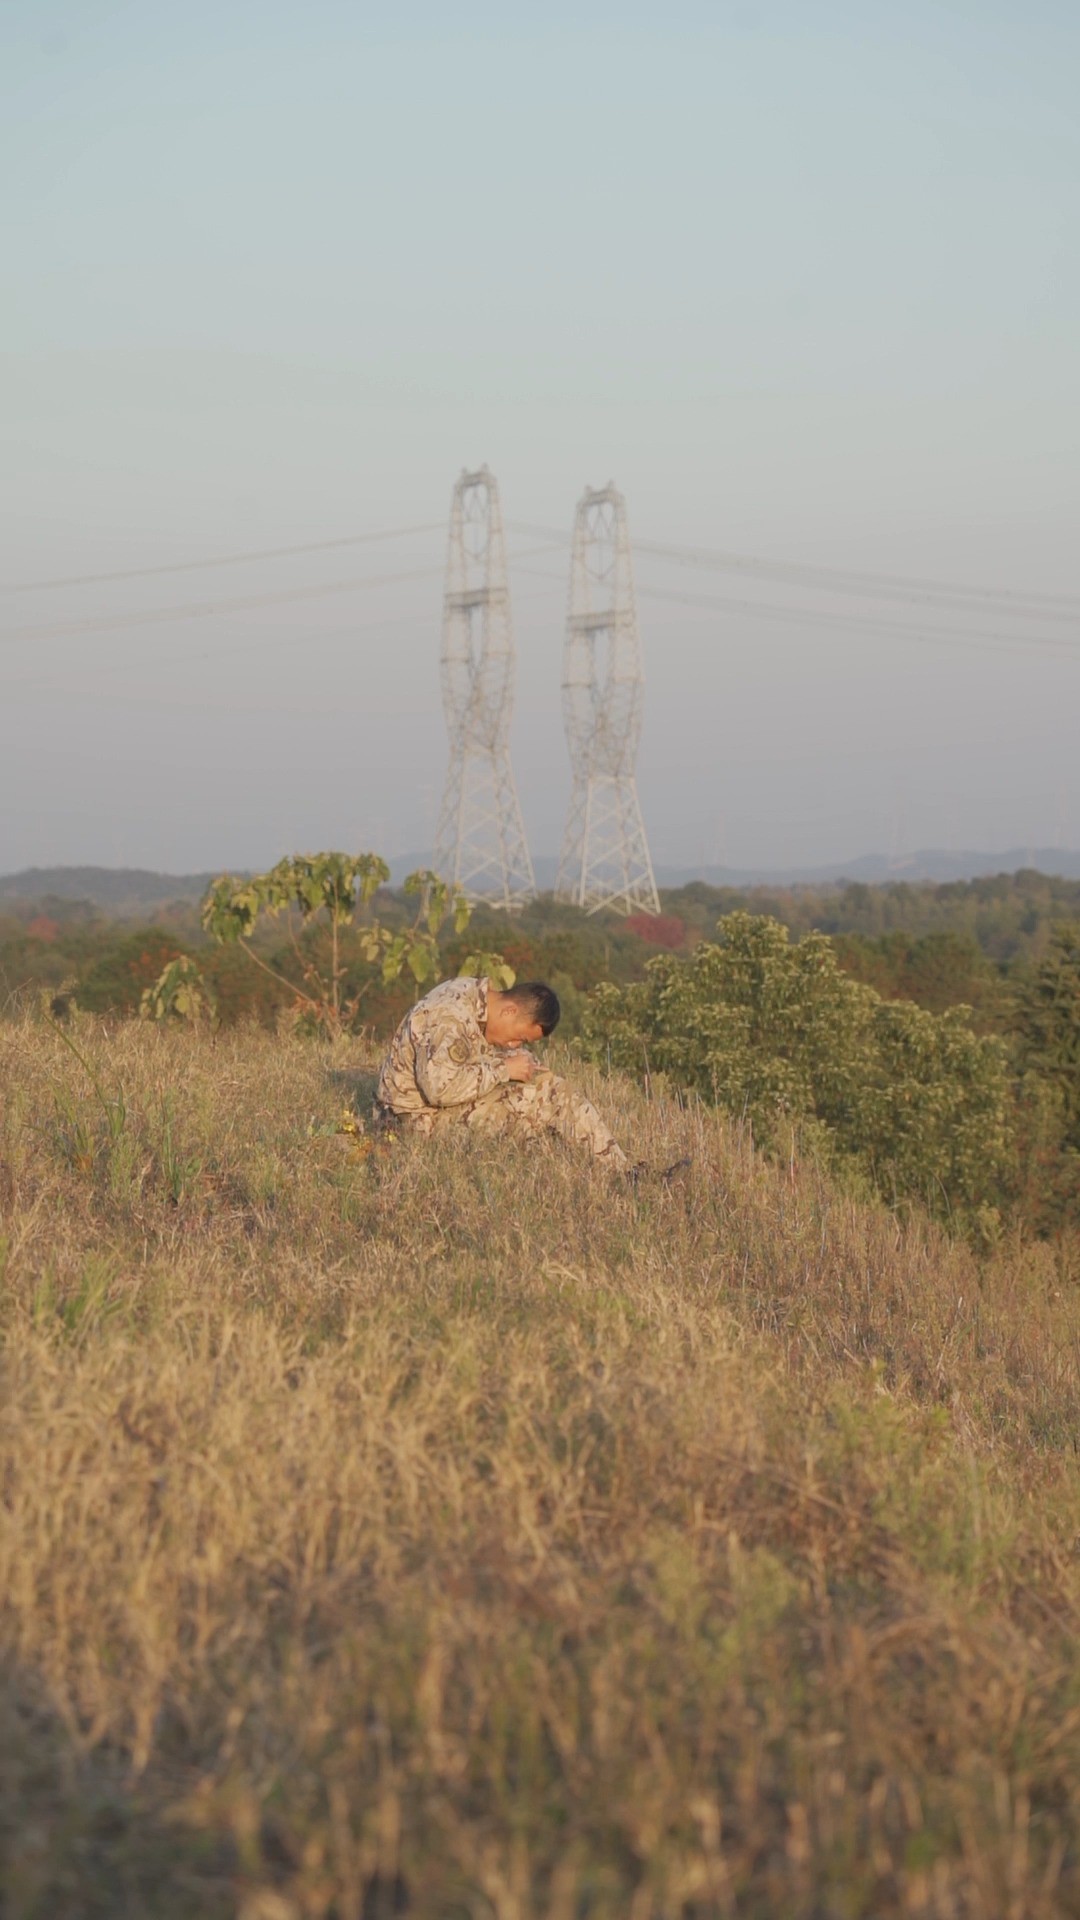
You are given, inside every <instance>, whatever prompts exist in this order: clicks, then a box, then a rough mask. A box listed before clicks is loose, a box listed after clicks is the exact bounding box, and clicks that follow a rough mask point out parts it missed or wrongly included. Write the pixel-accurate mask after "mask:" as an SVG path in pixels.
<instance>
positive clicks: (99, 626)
mask: <svg viewBox="0 0 1080 1920" xmlns="http://www.w3.org/2000/svg"><path fill="white" fill-rule="evenodd" d="M441 572H442V566H441V565H439V566H433V567H409V568H407V569H406V570H405V571H403V572H400V573H372V574H362V575H360V576H359V577H356V576H353V578H351V579H349V580H331V581H328V582H325V583H324V584H323V585H322V586H319V587H286V588H283V589H279V591H278V592H276V593H253V594H245V595H244V596H243V597H242V598H239V599H234V600H192V601H188V602H186V603H185V604H182V605H180V606H174V607H142V608H140V609H139V610H138V611H137V612H134V613H114V614H106V615H100V614H99V615H97V616H95V618H93V619H91V620H56V621H54V622H53V623H52V624H51V625H49V626H36V627H12V628H11V629H10V630H9V631H8V632H7V633H4V634H0V639H2V640H59V639H63V638H66V637H68V636H70V635H73V634H83V633H111V632H113V631H114V630H115V629H116V628H119V627H144V626H151V625H160V624H162V623H170V622H173V621H177V620H204V619H205V618H206V617H207V615H208V614H212V613H250V612H252V611H254V610H255V609H257V608H260V607H276V606H290V605H294V604H295V603H296V602H298V601H301V600H325V599H327V598H329V597H330V596H331V595H332V594H336V593H351V592H353V591H354V590H355V589H356V588H363V587H387V586H392V585H395V584H397V583H398V582H399V581H402V580H420V579H423V578H424V576H425V575H428V574H433V573H441Z"/></svg>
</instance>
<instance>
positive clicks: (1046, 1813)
mask: <svg viewBox="0 0 1080 1920" xmlns="http://www.w3.org/2000/svg"><path fill="white" fill-rule="evenodd" d="M70 1031H71V1035H72V1037H73V1040H74V1044H75V1046H76V1047H77V1048H78V1049H79V1052H80V1054H81V1055H82V1056H83V1057H82V1059H79V1058H77V1057H76V1056H75V1055H74V1054H73V1053H72V1052H71V1050H70V1048H69V1047H68V1045H67V1044H66V1043H65V1040H64V1038H63V1037H62V1036H61V1035H60V1034H59V1033H58V1032H57V1031H55V1030H53V1029H52V1028H50V1027H48V1026H42V1025H40V1024H35V1023H34V1022H32V1021H30V1020H26V1021H21V1022H19V1023H13V1024H10V1025H7V1026H4V1025H0V1116H2V1118H0V1128H2V1131H0V1271H2V1273H3V1282H2V1289H3V1290H2V1295H0V1298H2V1310H3V1320H2V1357H0V1364H2V1374H0V1423H2V1424H0V1595H2V1599H0V1661H2V1669H0V1672H2V1681H0V1794H2V1807H3V1812H2V1815H0V1822H2V1827H0V1846H2V1877H0V1911H2V1912H3V1915H4V1920H37V1917H38V1916H49V1920H68V1917H70V1920H74V1917H75V1916H80V1920H81V1916H84V1915H101V1916H105V1915H120V1914H125V1915H126V1914H132V1915H143V1914H146V1915H155V1916H156V1915H160V1916H162V1920H180V1916H184V1917H185V1920H187V1916H195V1915H199V1916H211V1920H213V1916H222V1917H224V1916H227V1915H234V1914H235V1915H238V1916H242V1920H290V1917H295V1920H301V1917H304V1916H312V1917H313V1920H314V1917H316V1916H321V1917H322V1920H377V1917H378V1916H380V1915H389V1914H392V1913H406V1914H410V1915H417V1916H440V1917H441V1916H462V1920H464V1916H474V1915H475V1916H483V1917H485V1920H533V1917H534V1916H535V1920H541V1917H544V1920H625V1917H626V1916H629V1920H675V1917H676V1916H682V1920H707V1917H709V1916H713V1915H717V1916H724V1915H735V1916H752V1917H753V1920H775V1916H779V1915H783V1916H785V1920H787V1916H791V1917H792V1920H796V1917H797V1916H806V1920H810V1917H811V1916H814V1917H815V1920H816V1917H817V1916H829V1920H832V1916H836V1920H840V1917H841V1916H845V1917H848V1916H859V1915H865V1916H871V1915H872V1916H874V1917H875V1920H888V1917H889V1916H900V1915H919V1916H934V1920H953V1917H954V1916H956V1917H957V1920H961V1917H970V1920H975V1917H976V1916H983V1915H988V1916H996V1915H1001V1916H1010V1920H1028V1916H1031V1920H1036V1917H1038V1920H1043V1917H1045V1920H1050V1916H1067V1915H1072V1914H1075V1913H1076V1912H1077V1911H1078V1910H1080V1831H1078V1822H1080V1655H1078V1652H1077V1629H1078V1626H1080V1559H1078V1557H1077V1545H1078V1542H1080V1486H1078V1484H1077V1474H1076V1434H1077V1430H1078V1415H1080V1297H1078V1294H1077V1281H1078V1279H1080V1273H1078V1272H1077V1271H1075V1270H1074V1269H1070V1267H1069V1265H1068V1259H1069V1256H1068V1253H1067V1250H1066V1248H1065V1246H1064V1244H1061V1245H1059V1246H1058V1247H1057V1249H1056V1250H1053V1251H1052V1250H1051V1249H1050V1248H1049V1247H1046V1246H1042V1247H1035V1248H1025V1247H1023V1246H1021V1245H1016V1246H1013V1247H1011V1248H1009V1249H1006V1248H1000V1249H999V1250H998V1251H997V1252H996V1253H995V1255H994V1256H993V1258H992V1259H990V1260H989V1261H988V1262H985V1263H983V1264H980V1263H979V1262H977V1260H976V1258H975V1256H974V1255H973V1254H972V1253H971V1252H970V1251H968V1250H966V1249H965V1248H963V1247H960V1246H957V1245H951V1244H949V1243H948V1242H946V1241H945V1240H944V1239H943V1238H941V1237H940V1236H939V1235H938V1234H937V1233H936V1231H935V1230H933V1229H932V1228H930V1227H929V1226H925V1225H922V1224H920V1223H919V1222H918V1221H915V1222H914V1223H913V1224H909V1225H908V1226H907V1227H906V1228H904V1229H903V1230H902V1229H900V1228H899V1227H898V1226H897V1224H896V1223H895V1221H894V1220H893V1219H892V1218H891V1217H890V1215H889V1214H888V1213H886V1212H885V1211H884V1210H881V1209H872V1208H867V1207H862V1206H859V1205H857V1204H855V1203H854V1202H852V1201H848V1200H844V1199H841V1198H840V1197H838V1196H837V1195H836V1193H835V1192H833V1191H832V1190H831V1189H830V1188H829V1186H828V1185H827V1184H826V1183H825V1182H824V1180H823V1179H822V1178H820V1177H819V1176H818V1175H817V1174H815V1172H814V1171H813V1169H801V1168H799V1167H798V1166H792V1165H789V1166H787V1167H784V1168H780V1169H774V1168H769V1167H767V1166H766V1165H765V1164H764V1163H763V1162H762V1161H761V1160H760V1159H759V1158H758V1157H757V1156H756V1155H755V1154H754V1153H753V1152H752V1150H751V1148H750V1146H749V1143H748V1141H747V1140H746V1139H745V1138H743V1137H741V1136H740V1134H739V1132H738V1130H732V1129H731V1128H730V1127H729V1125H728V1123H727V1122H725V1121H724V1120H722V1119H721V1118H719V1117H718V1116H717V1115H716V1114H715V1113H712V1112H708V1111H706V1110H704V1109H702V1108H700V1107H697V1106H685V1107H684V1106H680V1105H677V1104H674V1103H667V1102H662V1101H661V1102H656V1103H653V1104H647V1103H646V1102H644V1101H643V1100H642V1099H641V1098H639V1096H638V1095H637V1094H636V1093H635V1092H634V1090H633V1088H632V1087H631V1086H630V1085H629V1083H627V1082H624V1081H618V1080H615V1081H606V1082H605V1081H601V1080H599V1079H595V1078H594V1079H593V1083H592V1084H593V1087H594V1090H595V1091H596V1093H597V1097H598V1098H599V1099H600V1100H601V1102H602V1103H603V1105H604V1106H605V1108H606V1110H608V1111H609V1112H610V1113H612V1114H613V1115H614V1117H615V1119H616V1121H617V1123H618V1125H619V1127H620V1130H621V1132H622V1133H623V1134H624V1136H625V1137H626V1138H627V1139H632V1140H633V1142H634V1143H635V1145H636V1146H637V1147H639V1148H640V1150H641V1151H644V1152H647V1153H649V1154H650V1155H651V1156H652V1157H654V1158H655V1159H657V1160H661V1159H669V1158H672V1157H673V1156H674V1155H675V1154H676V1153H678V1152H680V1151H689V1152H691V1153H692V1154H693V1157H694V1161H693V1168H692V1171H691V1174H690V1176H689V1178H688V1180H687V1183H686V1184H685V1185H684V1186H683V1187H682V1188H680V1189H679V1190H678V1191H676V1190H674V1189H671V1190H669V1189H666V1188H664V1187H660V1186H657V1187H653V1188H645V1189H643V1190H641V1191H639V1192H637V1193H634V1192H631V1191H629V1190H624V1189H621V1188H613V1187H610V1186H608V1185H607V1184H605V1183H603V1182H602V1181H600V1180H599V1179H598V1178H597V1177H596V1176H595V1175H594V1174H593V1173H592V1171H591V1170H590V1169H589V1167H587V1166H585V1165H583V1164H581V1163H580V1162H578V1161H577V1160H575V1159H573V1158H572V1157H570V1156H569V1155H568V1154H566V1153H564V1152H563V1151H562V1150H560V1149H558V1148H557V1147H555V1146H552V1148H551V1149H550V1150H545V1149H540V1150H535V1151H533V1152H530V1153H520V1154H518V1153H513V1152H509V1151H507V1150H506V1149H505V1148H497V1147H494V1146H488V1147H486V1148H484V1147H482V1146H475V1147H472V1148H470V1149H468V1150H459V1149H457V1148H456V1147H455V1146H454V1144H453V1143H451V1142H438V1143H432V1144H428V1145H423V1146H415V1145H413V1144H412V1143H407V1142H406V1143H400V1144H399V1145H398V1146H397V1147H395V1148H393V1149H392V1150H390V1151H389V1152H388V1153H386V1154H385V1155H380V1154H377V1153H370V1154H365V1152H364V1146H365V1144H366V1143H364V1142H363V1141H360V1142H358V1141H357V1140H356V1139H355V1138H354V1137H351V1136H349V1135H340V1136H338V1135H336V1134H335V1132H334V1127H335V1123H336V1122H337V1120H338V1118H339V1115H340V1112H341V1109H342V1106H343V1104H344V1103H345V1102H346V1101H347V1100H351V1099H352V1098H353V1097H354V1095H358V1096H359V1097H360V1098H361V1100H362V1099H363V1098H364V1096H365V1093H366V1091H367V1090H368V1089H369V1087H370V1079H369V1078H365V1075H364V1069H365V1068H369V1067H370V1065H371V1062H370V1059H365V1058H364V1055H363V1052H362V1048H361V1046H360V1043H356V1042H348V1043H344V1044H343V1045H341V1046H339V1047H338V1048H337V1049H336V1050H334V1051H329V1050H327V1049H325V1048H322V1047H318V1046H316V1045H314V1044H303V1043H301V1042H299V1041H296V1040H292V1041H288V1042H286V1041H283V1040H281V1039H277V1038H275V1037H273V1036H271V1035H269V1034H267V1033H263V1032H257V1031H243V1030H239V1031H230V1032H227V1033H223V1034H221V1035H219V1036H217V1037H216V1038H212V1037H210V1036H208V1035H206V1034H201V1035H200V1034H194V1035H193V1034H189V1033H186V1032H182V1031H176V1032H172V1031H166V1030H160V1029H157V1028H153V1027H147V1026H139V1025H136V1024H133V1023H128V1024H125V1025H122V1026H120V1027H118V1028H116V1029H115V1030H109V1031H107V1030H104V1029H102V1028H101V1026H100V1025H99V1024H96V1023H93V1022H92V1021H90V1020H89V1018H87V1017H85V1016H84V1017H82V1018H80V1019H79V1020H78V1021H77V1022H76V1024H75V1025H74V1027H73V1028H72V1029H71V1030H70Z"/></svg>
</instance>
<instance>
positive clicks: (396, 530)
mask: <svg viewBox="0 0 1080 1920" xmlns="http://www.w3.org/2000/svg"><path fill="white" fill-rule="evenodd" d="M441 528H442V522H441V521H438V520H425V521H422V522H420V524H419V525H417V526H412V527H388V528H386V529H385V531H383V532H382V533H348V534H344V535H343V536H342V537H341V538H340V539H338V540H309V541H307V542H305V543H304V544H303V545H302V546H293V547H260V548H257V549H254V550H253V551H251V552H249V553H225V554H219V555H218V556H217V557H216V558H215V559H211V560H176V561H170V562H168V563H166V564H164V565H161V566H155V567H123V568H119V569H117V570H116V571H114V572H112V573H72V574H68V575H66V576H65V577H64V578H61V579H57V580H16V581H13V582H11V583H10V584H9V585H7V586H3V585H2V584H0V592H3V593H40V592H44V591H46V590H47V589H51V588H53V587H90V586H96V585H97V584H98V583H99V582H104V581H107V580H145V579H148V578H149V577H150V576H151V575H152V574H163V573H200V572H202V571H203V570H204V569H206V568H210V567H240V566H244V565H246V564H247V563H248V562H250V561H252V560H288V559H292V558H293V557H294V556H295V555H297V554H303V553H329V552H330V550H331V549H332V548H335V547H360V546H365V545H368V544H370V543H372V542H377V541H379V540H404V539H405V538H407V536H408V535H409V534H414V533H438V532H440V531H441Z"/></svg>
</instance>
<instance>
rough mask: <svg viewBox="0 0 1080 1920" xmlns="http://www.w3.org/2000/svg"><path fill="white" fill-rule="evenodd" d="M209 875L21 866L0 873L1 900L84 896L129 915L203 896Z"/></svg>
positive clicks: (118, 913)
mask: <svg viewBox="0 0 1080 1920" xmlns="http://www.w3.org/2000/svg"><path fill="white" fill-rule="evenodd" d="M216 878H217V875H216V874H213V873H151V872H149V871H148V870H147V869H145V868H142V867H24V868H23V871H22V872H21V873H8V874H3V875H0V901H4V900H85V901H88V902H89V903H90V905H91V906H95V907H100V908H102V909H103V910H104V911H105V912H107V913H113V914H115V915H116V916H117V918H118V919H125V920H126V919H133V918H135V917H136V916H137V915H138V914H140V913H145V912H147V911H148V910H149V909H150V908H152V907H165V906H170V905H172V904H173V902H175V901H181V902H184V903H186V904H193V903H195V902H197V901H199V900H201V899H202V896H203V894H204V893H205V892H206V889H207V887H208V886H209V885H210V882H211V881H212V880H214V879H216Z"/></svg>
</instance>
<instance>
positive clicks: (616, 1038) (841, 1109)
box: [583, 913, 1011, 1231]
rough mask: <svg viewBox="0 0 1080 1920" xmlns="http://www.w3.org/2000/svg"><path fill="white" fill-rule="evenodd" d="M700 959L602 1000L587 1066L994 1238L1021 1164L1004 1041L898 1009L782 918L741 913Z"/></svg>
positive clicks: (610, 989) (591, 1026) (666, 957)
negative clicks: (718, 1112)
mask: <svg viewBox="0 0 1080 1920" xmlns="http://www.w3.org/2000/svg"><path fill="white" fill-rule="evenodd" d="M719 933H720V939H719V941H718V942H702V943H701V944H700V945H699V946H698V947H696V948H695V949H694V951H693V953H692V954H691V956H690V958H689V959H688V960H683V959H680V958H678V957H677V956H676V955H674V954H670V953H663V954H658V955H657V956H656V958H655V959H653V960H650V962H649V963H648V966H647V968H646V977H645V979H644V981H642V982H640V983H635V984H631V985H630V986H627V987H622V988H620V987H616V986H612V985H608V986H602V987H600V988H599V989H598V990H597V992H596V993H595V994H594V996H593V997H592V1000H591V1002H590V1004H589V1006H588V1008H587V1010H586V1014H585V1018H584V1022H583V1032H584V1045H585V1048H586V1051H587V1052H588V1053H589V1054H590V1056H591V1057H592V1058H593V1059H595V1060H598V1061H601V1062H608V1063H609V1064H610V1065H611V1066H614V1067H618V1068H621V1069H624V1070H628V1071H630V1072H635V1073H637V1074H639V1075H640V1074H641V1072H642V1071H643V1070H648V1071H653V1070H655V1071H659V1072H662V1073H663V1074H665V1075H667V1076H668V1077H669V1078H670V1079H671V1081H672V1082H674V1083H675V1084H676V1085H677V1086H678V1087H680V1088H684V1089H687V1090H689V1091H692V1092H694V1093H697V1094H698V1095H700V1096H701V1097H702V1098H704V1099H706V1100H711V1101H715V1102H716V1103H717V1104H718V1105H720V1106H722V1107H725V1108H726V1109H727V1110H728V1111H729V1112H730V1113H733V1114H735V1115H738V1116H744V1117H746V1118H747V1119H748V1120H749V1121H750V1122H751V1123H752V1126H753V1129H754V1132H755V1134H756V1136H757V1138H758V1139H759V1140H760V1141H761V1142H762V1144H764V1145H766V1146H771V1147H774V1148H775V1147H778V1146H780V1145H781V1144H782V1143H784V1142H785V1141H787V1140H789V1139H790V1138H791V1133H792V1128H793V1127H794V1128H795V1129H796V1130H797V1131H799V1132H800V1133H801V1134H802V1136H803V1138H804V1141H811V1140H812V1141H813V1142H814V1143H815V1145H816V1147H817V1149H818V1150H819V1151H824V1153H825V1155H826V1157H827V1158H828V1159H830V1160H831V1161H833V1162H834V1163H835V1164H836V1165H837V1166H838V1167H845V1166H846V1168H847V1170H848V1171H849V1173H851V1174H853V1175H854V1176H856V1178H857V1179H858V1180H859V1181H861V1183H863V1184H867V1183H868V1184H870V1185H871V1186H872V1187H873V1189H874V1190H875V1191H876V1192H878V1193H879V1194H881V1195H883V1196H884V1197H885V1198H887V1199H888V1200H889V1201H890V1202H896V1201H900V1200H911V1199H918V1200H920V1201H922V1202H923V1203H924V1204H925V1205H926V1206H927V1207H928V1208H929V1209H930V1211H931V1212H932V1213H934V1214H936V1215H937V1216H938V1217H940V1218H945V1219H948V1220H951V1221H953V1222H954V1223H956V1224H959V1225H961V1226H963V1227H965V1228H977V1229H980V1230H982V1231H986V1230H987V1229H989V1228H990V1227H992V1225H993V1224H994V1222H995V1221H996V1207H997V1203H998V1202H999V1200H1000V1197H1001V1193H1002V1190H1003V1186H1004V1184H1005V1181H1006V1179H1007V1175H1008V1169H1009V1164H1010V1144H1011V1143H1010V1129H1009V1118H1008V1113H1009V1087H1008V1080H1007V1076H1006V1070H1005V1060H1004V1055H1003V1052H1002V1049H1001V1047H1000V1045H999V1043H998V1042H997V1041H995V1040H993V1039H988V1038H985V1037H981V1036H979V1035H976V1034H974V1033H973V1032H972V1031H971V1029H970V1027H969V1026H968V1025H967V1022H966V1018H965V1014H964V1010H963V1009H959V1008H954V1009H951V1010H950V1011H948V1012H946V1013H942V1014H933V1013H928V1012H927V1011H926V1010H925V1009H924V1008H922V1007H917V1006H913V1005H911V1004H908V1003H906V1002H901V1001H886V1000H883V999H882V998H881V997H880V995H879V994H877V993H875V991H874V989H873V988H872V987H868V986H865V985H863V984H862V983H860V982H859V981H856V980H852V979H851V978H850V976H849V975H847V974H846V973H844V972H843V970H842V969H841V967H840V964H839V961H838V958H837V955H836V952H835V950H834V948H833V945H832V942H831V941H830V940H829V939H828V938H827V937H826V936H825V935H824V934H819V933H811V934H808V935H807V936H806V938H805V939H804V940H800V941H797V942H793V941H792V940H791V938H790V935H789V934H788V931H787V928H786V927H784V926H782V925H781V923H780V922H779V921H777V920H772V919H769V918H767V917H765V916H755V915H752V914H748V913H733V914H729V915H727V916H726V917H725V918H724V919H723V920H721V921H720V922H719Z"/></svg>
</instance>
